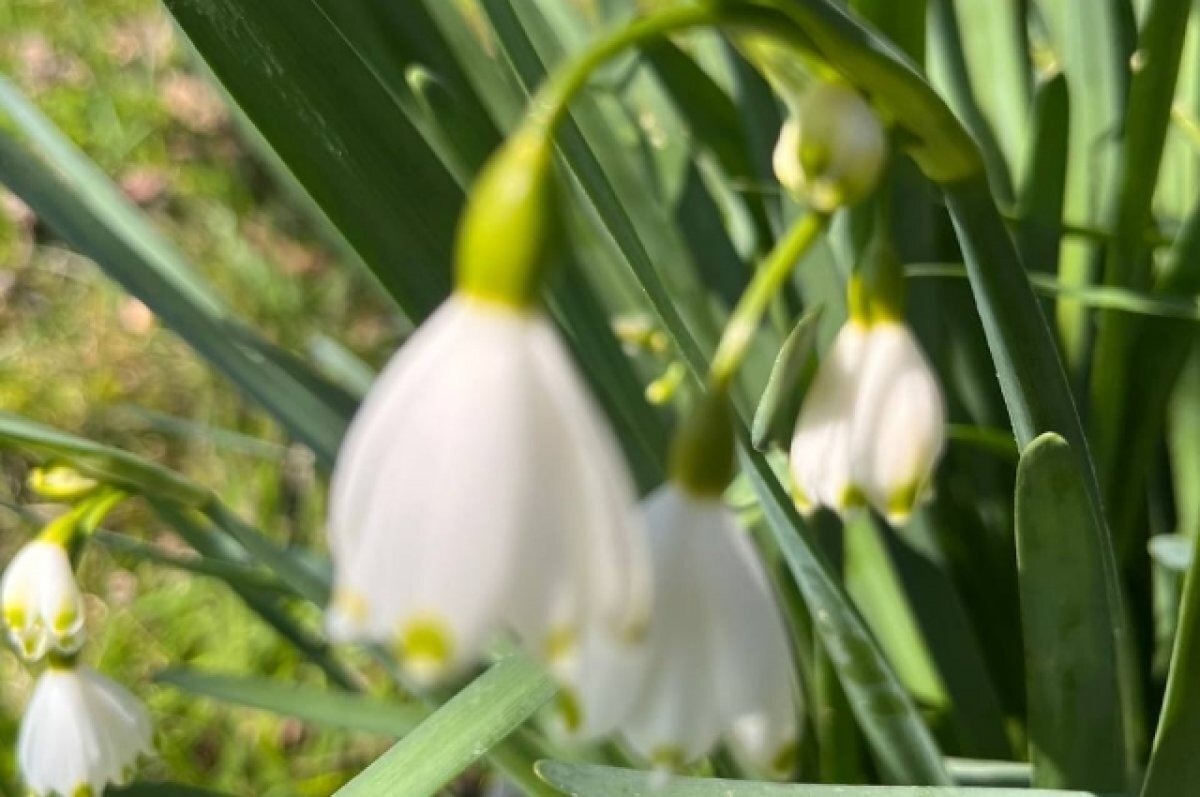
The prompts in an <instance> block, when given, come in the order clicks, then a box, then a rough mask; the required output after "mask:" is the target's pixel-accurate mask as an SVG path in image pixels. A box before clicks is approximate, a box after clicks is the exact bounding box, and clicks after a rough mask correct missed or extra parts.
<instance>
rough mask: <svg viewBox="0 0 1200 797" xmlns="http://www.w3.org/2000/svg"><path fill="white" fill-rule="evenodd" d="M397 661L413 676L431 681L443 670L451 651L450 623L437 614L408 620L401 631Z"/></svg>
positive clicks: (452, 641) (449, 660)
mask: <svg viewBox="0 0 1200 797" xmlns="http://www.w3.org/2000/svg"><path fill="white" fill-rule="evenodd" d="M396 652H397V653H398V654H399V659H400V663H401V664H402V665H403V666H404V668H405V669H406V670H408V672H409V673H410V674H411V675H413V676H414V677H415V678H417V679H419V680H421V681H424V682H433V681H436V680H437V679H438V678H440V677H442V675H443V674H444V673H445V672H446V670H447V669H448V668H449V666H450V662H451V660H452V658H453V654H454V640H453V635H452V634H451V632H450V627H449V626H448V625H447V624H446V623H445V622H443V621H442V620H441V619H440V618H437V617H420V618H415V619H413V620H410V621H409V622H408V623H407V624H406V625H405V626H404V630H403V631H402V632H401V634H400V639H399V644H398V646H397V651H396Z"/></svg>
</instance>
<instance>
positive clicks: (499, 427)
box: [329, 295, 649, 681]
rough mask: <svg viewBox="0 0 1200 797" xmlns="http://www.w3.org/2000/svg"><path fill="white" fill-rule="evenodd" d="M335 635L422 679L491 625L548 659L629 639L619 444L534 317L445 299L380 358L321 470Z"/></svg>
mask: <svg viewBox="0 0 1200 797" xmlns="http://www.w3.org/2000/svg"><path fill="white" fill-rule="evenodd" d="M330 501H331V505H330V520H329V523H330V544H331V548H332V552H333V562H334V576H335V597H334V605H333V606H332V608H331V612H330V629H331V632H332V633H333V634H334V635H335V636H336V637H337V638H340V639H362V638H368V639H377V640H394V641H396V642H397V644H398V652H399V654H400V657H401V659H402V661H403V663H404V664H405V666H406V668H407V669H408V670H409V671H410V673H411V674H412V675H413V677H415V678H418V679H420V680H424V681H430V680H433V679H436V678H438V677H441V676H444V675H446V674H449V673H451V672H453V671H454V670H456V669H458V668H460V667H461V666H463V665H465V664H468V663H470V662H471V661H473V660H474V659H476V658H477V657H478V656H479V654H480V653H481V651H482V648H483V647H484V645H486V644H487V642H488V640H489V638H490V637H491V636H492V635H493V634H494V632H496V631H497V630H499V629H510V630H514V631H516V632H517V633H518V634H519V635H520V636H521V637H522V638H523V639H524V640H526V641H527V642H528V643H530V644H531V645H532V646H533V648H534V649H535V650H537V651H539V652H540V653H542V654H543V655H545V656H546V657H547V658H549V659H551V660H553V659H556V658H562V657H565V656H567V655H568V654H569V653H570V652H571V650H572V649H573V648H574V646H575V643H576V641H577V640H578V639H579V638H580V637H581V631H582V630H583V629H585V628H589V627H592V626H600V627H602V628H603V629H605V630H606V631H607V632H609V633H611V634H614V635H618V636H621V635H625V636H636V635H637V634H638V633H639V631H640V629H642V628H644V626H645V622H646V617H647V615H648V613H649V565H648V554H647V553H646V550H645V542H644V540H643V538H642V536H641V533H640V529H639V525H638V517H637V512H636V506H635V498H634V492H633V485H632V483H631V479H630V477H629V474H628V471H627V469H626V466H625V464H624V461H623V459H622V455H621V452H620V450H619V448H618V446H617V443H616V441H615V439H614V438H613V435H612V433H611V431H610V430H609V428H608V427H607V425H606V422H605V420H604V418H603V417H602V415H601V413H600V411H599V409H598V408H597V407H596V406H594V404H593V402H592V400H591V398H590V396H589V395H588V393H587V391H586V389H585V388H584V386H583V384H582V382H581V380H580V378H579V376H578V375H577V373H576V371H575V369H574V367H573V365H572V364H571V362H570V359H569V357H568V355H567V352H566V350H565V349H564V347H563V345H562V342H561V340H560V339H559V337H558V334H557V332H556V331H555V330H554V328H553V326H552V325H551V324H550V322H549V321H548V320H547V319H546V318H545V317H544V316H543V315H542V314H541V313H540V312H538V311H537V310H536V309H526V310H517V309H514V308H512V307H509V306H506V305H503V304H499V303H489V302H484V301H480V300H477V299H473V298H470V297H468V296H462V295H456V296H454V297H452V298H450V299H449V300H448V301H447V302H446V303H445V304H444V305H443V306H442V307H441V308H439V309H438V310H437V311H436V312H435V313H434V315H433V316H432V317H431V318H430V319H429V320H428V322H427V323H426V324H425V325H424V326H422V327H421V329H419V330H418V331H417V332H416V334H414V336H413V338H412V340H411V341H410V342H409V343H408V344H407V345H406V346H405V347H404V348H403V350H402V351H400V353H399V354H398V355H397V356H396V357H395V358H394V359H393V360H392V362H391V363H390V364H389V365H388V366H387V368H386V369H385V370H384V372H383V374H382V375H381V376H380V379H379V381H378V383H377V385H376V386H375V387H374V389H373V390H372V391H371V394H370V395H369V396H368V397H367V400H366V402H365V404H364V405H363V407H362V409H361V410H360V411H359V414H358V416H357V417H356V418H355V420H354V423H353V424H352V426H351V429H350V432H349V434H348V436H347V438H346V442H345V443H344V445H343V447H342V451H341V453H340V456H339V459H338V463H337V467H336V469H335V471H334V475H333V485H332V492H331V498H330Z"/></svg>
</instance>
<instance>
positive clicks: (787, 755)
mask: <svg viewBox="0 0 1200 797" xmlns="http://www.w3.org/2000/svg"><path fill="white" fill-rule="evenodd" d="M799 760H800V745H799V744H797V743H796V741H795V740H793V741H790V742H788V743H787V744H785V745H784V746H783V747H781V748H779V751H778V752H777V753H775V755H774V756H773V757H772V758H771V771H772V772H773V773H775V774H776V775H779V776H786V775H790V774H792V773H793V772H795V771H796V764H797V763H798V762H799Z"/></svg>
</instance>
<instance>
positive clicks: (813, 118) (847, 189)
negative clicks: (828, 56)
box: [771, 82, 887, 213]
mask: <svg viewBox="0 0 1200 797" xmlns="http://www.w3.org/2000/svg"><path fill="white" fill-rule="evenodd" d="M886 156H887V137H886V135H885V133H884V129H883V125H882V124H880V121H879V117H878V116H876V115H875V111H874V110H873V109H872V108H871V106H870V105H869V104H868V103H867V102H866V101H865V100H863V98H862V97H860V96H859V95H858V93H857V92H856V91H854V90H853V89H851V88H849V87H847V86H843V85H839V84H836V83H824V82H821V83H818V84H817V85H815V86H814V87H813V88H811V89H809V90H808V91H807V92H806V93H805V95H804V96H803V97H802V98H801V99H800V100H799V102H798V104H797V107H796V109H795V113H794V114H793V115H792V116H791V117H789V118H788V120H787V121H786V122H784V124H783V127H782V128H781V129H780V131H779V140H778V141H777V142H776V144H775V152H774V153H773V157H772V161H771V163H772V166H773V167H774V170H775V178H776V179H777V180H779V183H780V185H782V186H783V187H784V188H786V189H787V190H788V191H789V192H791V193H792V194H793V195H794V196H796V197H797V198H800V199H803V200H805V201H807V202H808V203H809V204H810V205H812V207H813V208H814V209H815V210H819V211H821V212H824V213H832V212H833V211H835V210H837V209H838V208H839V207H842V206H844V205H852V204H854V203H855V202H857V201H858V200H860V199H862V198H864V197H865V196H866V195H867V194H869V193H870V192H871V191H872V189H874V187H875V184H876V183H877V182H878V180H879V175H880V173H881V171H882V170H883V163H884V159H885V158H886Z"/></svg>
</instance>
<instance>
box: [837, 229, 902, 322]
mask: <svg viewBox="0 0 1200 797" xmlns="http://www.w3.org/2000/svg"><path fill="white" fill-rule="evenodd" d="M904 298H905V286H904V268H903V266H902V265H901V264H900V260H899V258H898V257H897V256H896V253H895V251H894V250H893V249H892V248H891V246H889V245H887V244H886V243H885V242H884V241H883V240H882V239H881V236H876V237H875V238H874V239H873V240H872V242H871V244H870V246H869V247H868V249H867V251H866V252H865V253H864V254H863V261H862V264H861V265H860V267H859V268H858V270H857V271H855V273H854V274H853V275H852V276H851V277H850V282H849V285H847V287H846V305H847V309H848V311H849V314H850V320H852V321H854V322H856V323H859V324H861V325H863V326H865V327H869V326H873V325H875V324H902V323H904Z"/></svg>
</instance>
